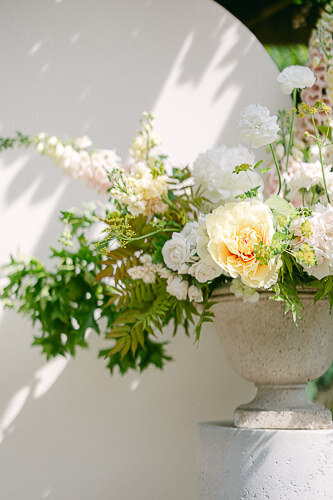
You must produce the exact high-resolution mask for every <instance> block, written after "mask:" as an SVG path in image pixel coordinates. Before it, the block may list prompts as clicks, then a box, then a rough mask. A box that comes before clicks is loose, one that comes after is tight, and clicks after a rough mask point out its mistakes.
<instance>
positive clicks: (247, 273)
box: [206, 201, 280, 288]
mask: <svg viewBox="0 0 333 500" xmlns="http://www.w3.org/2000/svg"><path fill="white" fill-rule="evenodd" d="M206 226H207V233H208V237H209V242H208V247H207V248H208V251H209V253H210V255H211V256H212V258H213V260H214V261H215V262H216V264H218V265H219V266H220V267H221V269H223V271H224V272H225V273H228V274H229V275H230V276H231V277H232V278H237V277H240V278H241V280H242V282H243V283H245V285H248V286H251V287H253V288H270V287H271V286H272V285H273V284H274V283H275V282H276V280H277V278H278V270H279V267H280V262H279V261H276V260H275V259H272V260H271V261H270V262H269V264H268V265H260V264H259V262H258V261H257V259H256V257H255V255H254V247H255V245H257V244H259V243H260V242H261V243H262V244H263V245H264V246H268V245H270V243H271V242H272V238H273V234H274V232H275V231H274V225H273V215H272V212H271V210H270V209H269V208H268V206H267V205H265V204H264V203H261V202H259V201H251V202H250V201H244V202H239V203H227V204H226V205H225V206H221V207H219V208H217V209H216V210H214V211H213V212H212V213H211V214H209V215H207V217H206Z"/></svg>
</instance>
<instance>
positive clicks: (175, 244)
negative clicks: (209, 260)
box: [162, 233, 190, 271]
mask: <svg viewBox="0 0 333 500" xmlns="http://www.w3.org/2000/svg"><path fill="white" fill-rule="evenodd" d="M162 256H163V260H164V262H165V264H166V266H167V267H169V268H170V269H172V270H173V271H178V270H179V269H180V267H181V266H182V264H184V262H186V261H187V260H188V259H189V257H190V248H189V245H188V243H187V241H186V240H185V238H184V237H183V236H182V235H181V234H180V233H173V234H172V238H171V240H168V241H166V242H165V243H164V246H163V248H162Z"/></svg>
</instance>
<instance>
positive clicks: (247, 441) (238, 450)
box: [198, 423, 333, 500]
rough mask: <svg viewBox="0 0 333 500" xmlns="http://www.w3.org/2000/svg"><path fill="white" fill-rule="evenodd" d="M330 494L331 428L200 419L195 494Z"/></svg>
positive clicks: (239, 498)
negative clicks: (241, 426) (238, 424)
mask: <svg viewBox="0 0 333 500" xmlns="http://www.w3.org/2000/svg"><path fill="white" fill-rule="evenodd" d="M253 499H255V500H266V499H269V500H296V499H297V500H299V499H302V500H333V430H316V431H309V430H308V431H302V430H294V431H291V430H259V429H236V428H234V427H232V426H229V425H228V424H223V423H202V424H200V425H199V443H198V500H253Z"/></svg>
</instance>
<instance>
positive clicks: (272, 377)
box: [213, 290, 333, 429]
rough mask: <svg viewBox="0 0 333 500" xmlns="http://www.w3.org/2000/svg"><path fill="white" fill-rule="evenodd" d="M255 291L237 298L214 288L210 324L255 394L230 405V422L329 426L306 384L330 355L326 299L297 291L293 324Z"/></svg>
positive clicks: (331, 326) (332, 326)
mask: <svg viewBox="0 0 333 500" xmlns="http://www.w3.org/2000/svg"><path fill="white" fill-rule="evenodd" d="M270 296H271V294H270V293H269V292H261V293H260V299H259V301H258V302H257V303H255V304H252V303H243V301H242V299H238V298H236V297H235V296H234V295H233V294H232V293H230V292H229V291H224V290H218V291H216V292H215V294H214V301H215V302H216V305H215V306H214V309H213V311H214V313H215V328H216V330H217V333H218V335H219V337H220V339H221V341H222V345H223V349H224V351H225V353H226V355H227V357H228V358H229V360H230V361H231V363H232V365H233V367H234V369H235V370H236V372H237V373H238V374H239V375H241V376H242V377H243V378H245V379H246V380H249V381H251V382H254V383H255V385H256V387H257V389H258V391H257V395H256V397H255V399H254V400H253V401H251V402H250V403H248V404H246V405H242V406H240V407H239V408H237V409H236V411H235V417H234V421H235V425H236V426H237V427H249V428H272V429H281V428H283V429H316V428H331V427H332V415H331V412H330V411H329V410H327V409H326V408H325V407H323V406H321V405H317V404H315V403H313V402H312V401H310V400H309V399H308V397H307V395H306V392H305V389H306V384H307V382H309V381H310V380H314V379H316V378H318V377H320V376H321V375H322V374H323V373H324V372H325V371H326V370H327V369H328V367H329V366H330V364H331V363H332V360H333V315H331V314H330V313H329V304H328V301H326V300H324V301H320V302H317V303H316V304H314V294H313V292H312V291H307V290H303V291H300V298H301V300H302V303H303V305H304V311H303V312H302V316H303V320H302V321H299V322H298V326H296V325H295V324H294V321H293V318H292V315H291V313H290V312H289V313H288V314H284V309H285V305H284V303H283V302H276V301H274V300H270Z"/></svg>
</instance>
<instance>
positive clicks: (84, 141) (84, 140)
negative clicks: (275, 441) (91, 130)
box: [74, 135, 92, 149]
mask: <svg viewBox="0 0 333 500" xmlns="http://www.w3.org/2000/svg"><path fill="white" fill-rule="evenodd" d="M74 144H75V146H76V147H77V148H78V149H87V148H90V146H91V145H92V140H91V139H90V137H88V136H87V135H83V136H82V137H77V138H76V139H75V141H74Z"/></svg>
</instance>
